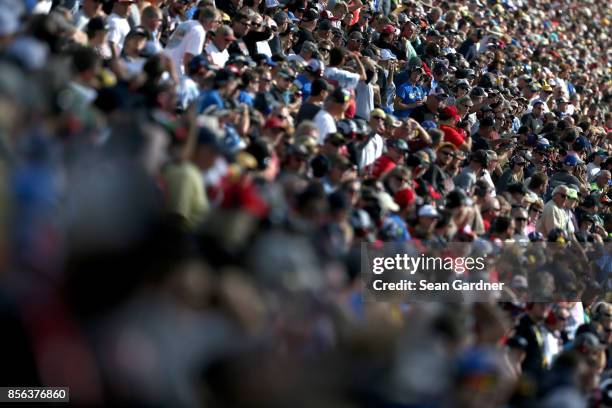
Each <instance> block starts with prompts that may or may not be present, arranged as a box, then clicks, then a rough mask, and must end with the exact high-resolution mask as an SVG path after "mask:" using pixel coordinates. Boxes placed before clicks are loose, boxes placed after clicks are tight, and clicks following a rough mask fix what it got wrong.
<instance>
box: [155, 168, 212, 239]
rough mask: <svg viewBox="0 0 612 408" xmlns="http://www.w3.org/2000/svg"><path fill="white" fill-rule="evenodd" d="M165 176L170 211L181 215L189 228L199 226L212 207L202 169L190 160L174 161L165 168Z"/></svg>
mask: <svg viewBox="0 0 612 408" xmlns="http://www.w3.org/2000/svg"><path fill="white" fill-rule="evenodd" d="M163 178H164V181H165V182H166V187H167V192H168V200H167V207H168V211H169V212H170V213H171V214H174V215H178V216H180V217H181V218H182V219H183V220H184V221H185V224H186V225H187V226H188V227H189V228H193V227H196V226H198V225H199V224H200V223H201V222H202V220H203V219H204V217H205V216H206V214H208V211H209V209H210V206H209V203H208V197H207V196H206V190H205V188H204V179H203V178H202V174H201V173H200V170H199V169H198V168H197V167H196V166H195V165H194V164H193V163H191V162H189V161H184V162H180V163H172V164H170V165H168V166H167V167H166V168H165V169H164V172H163Z"/></svg>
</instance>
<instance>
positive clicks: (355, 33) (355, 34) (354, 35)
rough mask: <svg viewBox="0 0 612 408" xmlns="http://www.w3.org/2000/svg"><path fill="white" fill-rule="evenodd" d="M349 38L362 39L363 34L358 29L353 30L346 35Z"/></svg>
mask: <svg viewBox="0 0 612 408" xmlns="http://www.w3.org/2000/svg"><path fill="white" fill-rule="evenodd" d="M348 38H349V40H355V41H361V40H363V34H361V32H360V31H353V32H352V33H350V34H349V36H348Z"/></svg>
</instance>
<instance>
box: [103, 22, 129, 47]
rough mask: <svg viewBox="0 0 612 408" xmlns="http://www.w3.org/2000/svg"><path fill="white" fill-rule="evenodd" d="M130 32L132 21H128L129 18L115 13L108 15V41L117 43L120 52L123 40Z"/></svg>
mask: <svg viewBox="0 0 612 408" xmlns="http://www.w3.org/2000/svg"><path fill="white" fill-rule="evenodd" d="M129 32H130V23H128V21H127V18H123V17H121V16H120V15H118V14H115V13H111V15H110V16H108V41H109V42H111V43H113V44H115V45H117V47H118V48H119V52H121V50H122V49H123V42H124V41H125V37H126V36H127V35H128V33H129Z"/></svg>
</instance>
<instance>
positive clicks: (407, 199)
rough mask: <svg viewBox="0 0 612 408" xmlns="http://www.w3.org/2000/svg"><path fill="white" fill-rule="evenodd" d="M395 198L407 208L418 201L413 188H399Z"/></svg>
mask: <svg viewBox="0 0 612 408" xmlns="http://www.w3.org/2000/svg"><path fill="white" fill-rule="evenodd" d="M393 200H394V201H395V202H396V203H397V204H398V205H399V206H400V207H401V208H406V207H408V206H409V205H410V204H412V203H414V202H415V201H416V195H415V194H414V190H413V189H411V188H404V189H402V190H398V191H397V192H396V193H395V196H394V197H393Z"/></svg>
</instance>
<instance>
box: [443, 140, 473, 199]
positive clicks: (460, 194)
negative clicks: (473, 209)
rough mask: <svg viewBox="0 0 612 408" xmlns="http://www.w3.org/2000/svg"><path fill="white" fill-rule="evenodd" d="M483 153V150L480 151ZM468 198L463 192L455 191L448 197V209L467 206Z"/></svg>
mask: <svg viewBox="0 0 612 408" xmlns="http://www.w3.org/2000/svg"><path fill="white" fill-rule="evenodd" d="M479 151H482V150H479ZM467 203H468V198H467V195H466V194H465V193H464V192H463V190H459V189H456V190H453V191H451V192H450V193H448V195H447V196H446V208H459V207H461V206H464V205H467Z"/></svg>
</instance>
